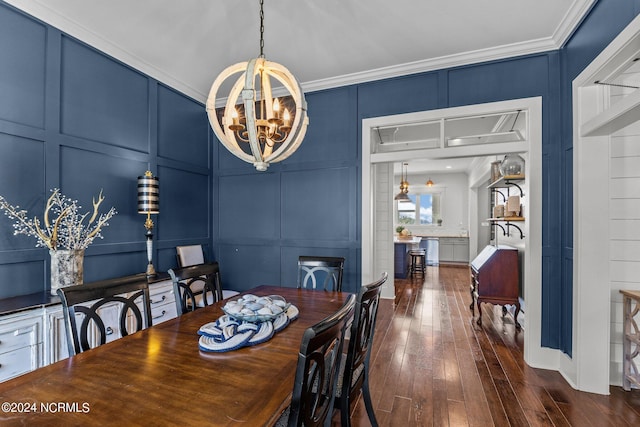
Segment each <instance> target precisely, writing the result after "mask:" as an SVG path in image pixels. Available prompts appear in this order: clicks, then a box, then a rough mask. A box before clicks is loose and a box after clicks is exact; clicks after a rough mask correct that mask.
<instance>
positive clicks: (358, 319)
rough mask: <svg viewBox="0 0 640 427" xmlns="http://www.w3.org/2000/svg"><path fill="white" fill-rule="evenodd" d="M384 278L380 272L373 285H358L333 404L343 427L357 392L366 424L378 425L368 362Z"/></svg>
mask: <svg viewBox="0 0 640 427" xmlns="http://www.w3.org/2000/svg"><path fill="white" fill-rule="evenodd" d="M387 277H388V275H387V273H383V274H382V276H380V278H379V279H378V280H376V281H375V282H373V283H370V284H368V285H365V286H362V287H361V288H360V291H359V292H358V296H357V297H356V308H355V315H354V318H353V323H352V324H351V329H350V338H349V345H348V348H347V354H346V359H345V363H344V364H342V366H341V371H342V372H341V376H340V379H339V381H338V382H339V388H338V392H337V393H336V402H335V407H336V409H340V422H341V425H342V426H343V427H344V426H351V404H352V403H353V402H355V401H356V400H357V399H358V394H359V393H360V390H362V399H363V400H364V406H365V408H366V410H367V415H368V416H369V422H370V423H371V426H372V427H377V426H378V421H377V420H376V415H375V412H374V410H373V404H372V402H371V392H370V390H369V361H370V359H371V348H372V346H373V334H374V332H375V327H376V317H377V314H378V303H379V302H380V292H381V290H382V285H383V284H384V283H385V282H386V281H387Z"/></svg>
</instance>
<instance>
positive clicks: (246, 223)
mask: <svg viewBox="0 0 640 427" xmlns="http://www.w3.org/2000/svg"><path fill="white" fill-rule="evenodd" d="M279 185H280V176H279V174H274V173H269V172H259V173H255V174H251V175H227V176H222V177H220V178H219V185H218V192H219V197H218V203H217V205H218V206H217V211H218V215H219V223H218V224H219V225H218V227H219V228H218V236H219V238H220V239H221V240H223V241H228V240H232V241H240V242H242V243H247V242H253V243H254V244H255V243H256V242H258V241H260V240H265V239H269V240H273V239H279V238H280V222H279V220H280V193H279V192H280V188H279ZM305 203H306V202H305Z"/></svg>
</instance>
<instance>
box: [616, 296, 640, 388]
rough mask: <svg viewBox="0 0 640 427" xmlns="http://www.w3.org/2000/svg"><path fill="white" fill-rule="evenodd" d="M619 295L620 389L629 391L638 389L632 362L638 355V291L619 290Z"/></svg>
mask: <svg viewBox="0 0 640 427" xmlns="http://www.w3.org/2000/svg"><path fill="white" fill-rule="evenodd" d="M620 293H621V294H622V295H623V296H624V298H623V304H624V333H623V337H622V338H623V356H622V357H623V360H622V388H624V389H625V390H626V391H630V390H631V388H632V387H633V388H639V387H640V373H639V372H638V366H637V365H636V362H635V360H634V359H635V358H636V357H638V355H639V354H640V331H639V330H638V323H637V322H636V319H635V316H636V315H637V314H638V313H640V291H625V290H621V291H620ZM639 360H640V359H639Z"/></svg>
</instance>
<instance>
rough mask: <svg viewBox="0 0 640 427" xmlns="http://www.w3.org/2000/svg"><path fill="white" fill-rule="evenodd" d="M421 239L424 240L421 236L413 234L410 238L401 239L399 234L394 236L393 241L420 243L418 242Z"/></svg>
mask: <svg viewBox="0 0 640 427" xmlns="http://www.w3.org/2000/svg"><path fill="white" fill-rule="evenodd" d="M421 240H422V237H421V236H412V237H411V238H409V239H401V238H399V237H398V236H393V243H404V244H409V243H415V244H418V243H420V241H421Z"/></svg>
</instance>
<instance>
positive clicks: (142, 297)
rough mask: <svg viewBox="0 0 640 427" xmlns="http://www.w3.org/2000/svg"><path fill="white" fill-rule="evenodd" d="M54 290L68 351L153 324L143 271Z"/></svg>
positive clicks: (87, 347) (147, 288)
mask: <svg viewBox="0 0 640 427" xmlns="http://www.w3.org/2000/svg"><path fill="white" fill-rule="evenodd" d="M57 293H58V296H59V297H60V300H61V301H62V307H63V314H64V324H65V330H66V332H67V345H68V347H69V355H75V354H80V353H82V352H83V351H87V350H90V349H91V348H94V347H97V346H99V345H102V344H105V343H106V342H107V341H110V340H111V339H112V338H113V337H118V338H120V337H124V336H126V335H129V334H130V333H133V332H137V331H140V330H141V329H144V328H148V327H149V326H151V324H152V320H151V304H150V298H149V283H148V282H147V276H146V275H145V274H136V275H133V276H126V277H119V278H117V279H108V280H102V281H98V282H93V283H85V284H81V285H74V286H68V287H64V288H60V289H58V291H57ZM114 315H115V316H114Z"/></svg>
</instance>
